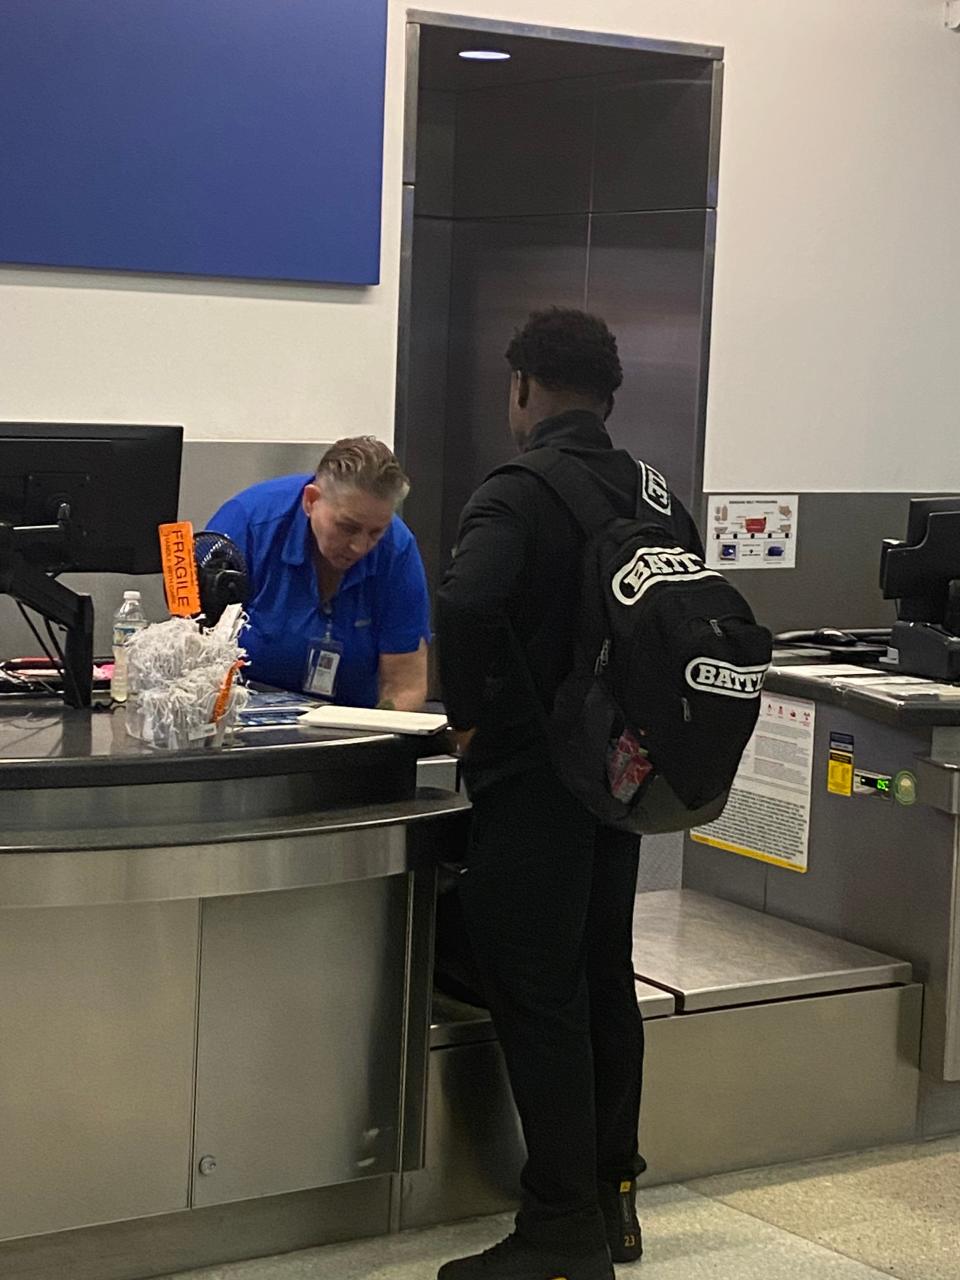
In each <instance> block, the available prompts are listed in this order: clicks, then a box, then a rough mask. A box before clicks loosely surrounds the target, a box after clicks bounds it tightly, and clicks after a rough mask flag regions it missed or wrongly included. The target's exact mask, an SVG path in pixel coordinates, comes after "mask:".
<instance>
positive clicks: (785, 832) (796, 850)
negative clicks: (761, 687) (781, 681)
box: [690, 693, 816, 872]
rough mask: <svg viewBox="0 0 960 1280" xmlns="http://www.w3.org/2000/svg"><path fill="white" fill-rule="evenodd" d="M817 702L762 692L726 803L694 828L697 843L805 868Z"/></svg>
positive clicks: (799, 869)
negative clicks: (712, 819) (711, 818)
mask: <svg viewBox="0 0 960 1280" xmlns="http://www.w3.org/2000/svg"><path fill="white" fill-rule="evenodd" d="M815 726H816V707H815V705H814V703H812V702H808V701H806V700H805V699H800V698H781V697H779V696H777V695H775V694H767V693H764V694H762V695H761V705H760V717H759V719H758V721H757V727H756V729H755V730H754V733H753V737H752V738H751V739H750V742H749V743H748V745H747V749H746V751H745V752H744V753H743V759H742V760H741V762H740V768H739V769H738V770H737V776H736V778H735V779H734V783H733V787H732V788H731V790H730V799H729V800H728V801H727V807H726V808H725V809H724V811H723V813H722V814H721V816H720V817H719V818H717V820H716V821H715V822H711V823H709V824H708V825H707V826H705V827H696V828H694V830H692V831H691V832H690V836H691V839H693V840H696V841H697V843H698V844H706V845H710V846H711V847H712V848H714V849H725V850H727V851H728V852H729V853H738V854H740V855H741V856H743V857H746V858H756V859H758V860H759V861H760V862H769V863H772V864H773V865H774V866H777V867H786V868H787V869H788V870H790V871H800V872H804V871H806V870H807V854H808V849H809V842H810V784H811V779H812V777H813V735H814V729H815Z"/></svg>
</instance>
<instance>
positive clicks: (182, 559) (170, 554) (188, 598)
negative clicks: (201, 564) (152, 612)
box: [158, 520, 200, 618]
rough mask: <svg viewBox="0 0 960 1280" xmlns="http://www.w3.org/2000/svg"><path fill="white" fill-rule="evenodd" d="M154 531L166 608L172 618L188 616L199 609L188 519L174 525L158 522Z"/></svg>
mask: <svg viewBox="0 0 960 1280" xmlns="http://www.w3.org/2000/svg"><path fill="white" fill-rule="evenodd" d="M158 532H159V534H160V557H161V559H162V561H163V590H164V594H165V595H166V597H167V608H168V609H169V610H170V612H171V613H172V614H173V615H174V617H177V618H189V617H190V616H191V615H192V614H194V613H199V612H200V587H199V585H198V583H197V559H196V555H195V553H194V545H193V525H192V524H191V523H190V521H189V520H180V521H179V522H178V523H177V524H162V525H160V527H159V529H158Z"/></svg>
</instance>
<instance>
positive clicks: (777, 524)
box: [704, 493, 798, 570]
mask: <svg viewBox="0 0 960 1280" xmlns="http://www.w3.org/2000/svg"><path fill="white" fill-rule="evenodd" d="M708 501H709V506H708V508H707V528H706V537H705V538H704V541H705V542H706V544H707V564H708V565H709V566H710V568H711V569H724V570H726V569H792V568H794V567H795V565H796V563H797V506H798V498H797V494H795V493H786V494H783V493H781V494H765V493H737V494H728V493H722V494H711V495H710V498H709V500H708Z"/></svg>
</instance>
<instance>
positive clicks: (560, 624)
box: [437, 310, 702, 1280]
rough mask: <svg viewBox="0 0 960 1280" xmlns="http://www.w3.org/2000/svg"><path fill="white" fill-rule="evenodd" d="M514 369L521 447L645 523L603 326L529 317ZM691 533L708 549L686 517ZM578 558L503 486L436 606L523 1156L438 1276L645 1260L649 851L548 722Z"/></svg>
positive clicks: (469, 526) (565, 533)
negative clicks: (619, 432)
mask: <svg viewBox="0 0 960 1280" xmlns="http://www.w3.org/2000/svg"><path fill="white" fill-rule="evenodd" d="M507 360H508V361H509V364H510V368H511V370H512V376H511V381H510V429H511V432H512V434H513V437H514V439H515V441H516V443H517V445H518V446H519V448H520V450H521V451H526V450H529V449H539V448H541V447H544V446H548V447H550V448H552V449H557V450H560V451H562V452H563V453H564V454H567V455H570V456H572V457H573V458H575V459H576V460H577V461H578V462H579V463H582V464H583V465H584V467H585V468H588V469H589V471H590V472H591V473H592V475H593V478H594V479H595V481H596V484H597V487H598V489H599V490H600V491H601V492H602V493H603V494H604V495H605V496H606V498H607V499H608V500H609V502H610V503H611V504H612V506H613V507H614V509H615V510H618V511H621V512H622V513H623V515H625V516H632V515H633V514H634V512H635V511H636V509H637V506H636V504H637V487H638V468H637V465H636V463H635V462H634V460H633V459H632V458H631V457H630V455H629V454H628V453H626V452H624V451H623V450H619V449H615V448H614V447H613V444H612V442H611V440H610V437H609V435H608V434H607V431H606V427H605V425H604V423H605V420H606V418H607V417H608V415H609V413H610V411H611V409H612V407H613V396H614V393H615V392H616V390H617V388H618V387H619V386H620V383H621V381H622V371H621V367H620V360H619V357H618V354H617V344H616V340H615V338H614V337H613V335H612V334H611V333H610V331H609V329H608V328H607V326H606V325H605V324H604V323H603V321H602V320H600V319H598V318H596V317H594V316H590V315H586V314H584V313H583V312H580V311H563V310H552V311H546V312H538V313H534V314H533V315H532V316H531V317H530V319H529V321H528V323H527V325H526V326H525V327H524V328H523V329H522V330H521V331H520V332H519V333H517V334H516V336H515V337H514V339H513V341H512V342H511V343H510V346H509V348H508V350H507ZM676 506H677V507H678V506H679V504H676ZM675 509H676V508H675ZM679 526H680V530H681V531H683V530H684V529H687V532H686V534H685V535H684V536H685V539H686V545H687V546H688V547H689V548H690V549H691V550H696V551H698V552H699V551H702V547H701V546H700V539H699V537H698V535H697V532H696V530H695V528H694V526H693V523H692V521H691V520H690V518H689V516H688V515H687V514H686V512H682V513H681V514H680V516H679ZM582 547H583V534H582V533H581V531H580V528H579V526H578V524H577V523H576V522H575V521H574V519H573V516H572V515H571V514H570V513H569V512H568V511H567V509H566V507H565V506H564V505H563V504H562V503H561V502H560V500H559V498H558V497H556V496H555V495H554V493H553V492H552V490H550V489H549V488H548V487H547V486H546V485H545V484H543V483H542V482H541V480H540V478H539V476H537V475H534V474H532V473H530V472H528V471H522V470H514V471H506V472H501V473H499V474H494V475H493V476H491V477H489V478H488V479H487V480H486V481H485V482H484V484H482V485H481V486H480V488H479V489H478V490H477V491H476V493H474V495H473V497H472V498H471V499H470V501H469V502H468V504H467V506H466V508H465V510H464V513H463V516H462V519H461V524H460V533H459V539H458V545H457V551H456V555H455V557H454V560H453V564H452V565H451V568H450V570H449V572H448V573H447V576H446V579H445V581H444V583H443V586H442V588H441V590H440V593H439V596H438V602H437V635H438V645H439V666H440V677H441V683H442V686H443V695H444V700H445V703H446V708H447V713H448V715H449V717H450V722H451V724H452V725H453V726H454V728H455V729H456V730H458V731H459V735H458V736H459V742H460V746H461V751H462V754H463V770H464V778H465V781H466V784H467V788H468V790H469V793H470V797H471V799H472V801H473V827H472V833H471V840H470V847H469V850H468V854H467V859H466V865H465V867H464V869H463V873H462V874H461V876H460V877H459V886H458V887H459V892H460V899H461V903H462V907H463V913H464V917H465V919H466V922H467V931H468V933H469V936H470V940H471V943H472V946H473V950H474V953H475V957H476V960H477V965H478V968H479V972H480V976H481V979H482V984H483V990H484V994H485V996H486V998H487V1001H488V1003H489V1006H490V1011H491V1015H492V1017H493V1022H494V1026H495V1027H496V1030H497V1034H498V1036H499V1039H500V1042H501V1045H502V1047H503V1051H504V1056H505V1058H506V1063H507V1070H508V1072H509V1076H510V1083H511V1086H512V1089H513V1094H514V1098H515V1100H516V1103H517V1109H518V1111H519V1113H520V1118H521V1121H522V1124H523V1131H524V1136H525V1139H526V1144H527V1163H526V1166H525V1167H524V1170H523V1175H522V1179H521V1183H522V1188H523V1201H522V1206H521V1209H520V1212H519V1214H518V1215H517V1220H516V1230H515V1232H514V1233H513V1234H512V1235H510V1236H509V1237H508V1238H507V1239H506V1240H504V1241H501V1243H500V1244H498V1245H496V1246H494V1248H493V1249H491V1250H488V1251H487V1252H486V1253H484V1254H479V1255H475V1256H473V1257H470V1258H462V1259H459V1260H457V1261H454V1262H448V1263H446V1264H445V1265H444V1266H443V1267H441V1268H440V1273H439V1280H474V1277H476V1280H559V1277H564V1280H613V1268H612V1265H611V1255H612V1258H613V1260H614V1261H618V1262H626V1261H632V1260H635V1259H636V1258H639V1256H640V1254H641V1253H642V1244H641V1234H640V1225H639V1223H638V1221H637V1218H636V1209H635V1203H634V1201H635V1190H636V1187H635V1179H636V1176H637V1174H638V1173H639V1172H641V1171H642V1170H643V1169H644V1168H645V1165H644V1162H643V1159H642V1157H641V1156H640V1155H639V1152H638V1146H637V1127H638V1119H639V1110H640V1085H641V1072H642V1066H643V1025H642V1022H641V1020H640V1014H639V1011H638V1008H637V996H636V987H635V981H634V974H633V964H632V950H633V938H632V922H633V906H634V898H635V896H636V885H637V871H638V858H639V840H638V838H637V837H636V836H631V835H629V834H625V833H622V832H617V831H613V830H610V829H606V828H604V827H601V826H600V825H599V823H598V822H597V821H596V819H595V818H593V816H592V815H591V814H590V813H589V812H588V811H587V810H586V809H585V808H584V807H583V806H582V805H581V804H580V803H579V801H577V800H575V799H574V798H573V796H572V795H571V794H570V793H569V792H568V791H567V790H566V789H565V788H564V787H563V786H562V785H561V783H560V782H559V780H558V778H557V776H556V774H555V773H554V771H553V769H552V767H551V765H550V763H549V756H548V745H547V741H546V737H545V732H544V727H543V726H544V721H545V719H546V717H545V710H546V709H547V708H549V707H551V706H552V704H553V700H554V697H555V694H556V691H557V688H558V687H559V685H560V683H561V681H562V680H563V678H564V676H565V675H566V674H567V673H568V672H569V670H570V668H571V666H572V664H573V649H574V639H575V635H576V629H577V614H578V607H579V580H580V573H581V557H582ZM538 702H539V703H540V706H539V707H538V706H537V703H538Z"/></svg>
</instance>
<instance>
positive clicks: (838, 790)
mask: <svg viewBox="0 0 960 1280" xmlns="http://www.w3.org/2000/svg"><path fill="white" fill-rule="evenodd" d="M827 790H828V791H829V792H830V794H831V795H834V796H852V795H853V756H851V755H848V754H847V753H846V752H845V751H831V752H830V756H829V759H828V762H827Z"/></svg>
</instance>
